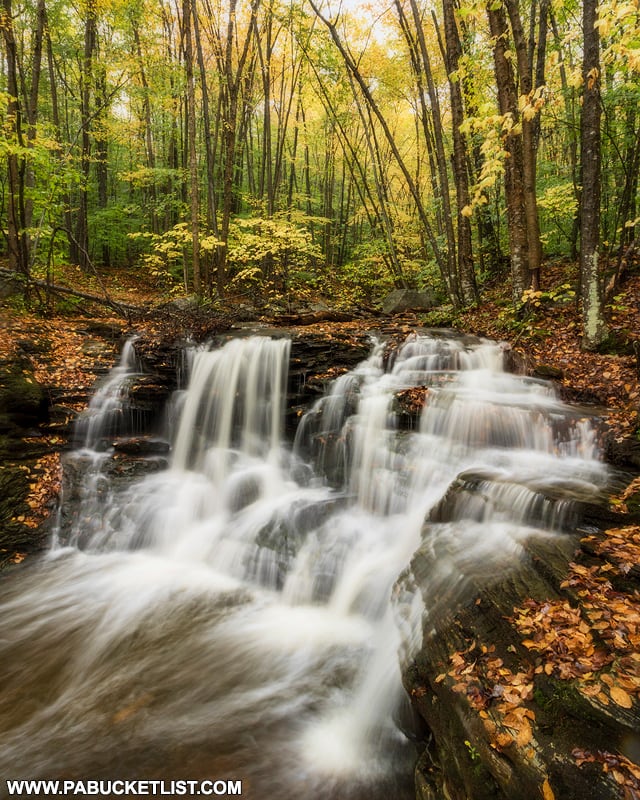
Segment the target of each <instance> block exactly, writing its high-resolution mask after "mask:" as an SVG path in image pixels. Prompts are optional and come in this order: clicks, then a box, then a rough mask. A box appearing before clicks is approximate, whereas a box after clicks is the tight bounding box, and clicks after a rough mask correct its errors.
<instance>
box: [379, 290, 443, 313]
mask: <svg viewBox="0 0 640 800" xmlns="http://www.w3.org/2000/svg"><path fill="white" fill-rule="evenodd" d="M435 305H436V301H435V298H434V296H433V294H432V293H431V292H430V291H428V290H424V289H423V290H422V291H420V292H418V291H416V290H415V289H395V290H394V291H393V292H389V294H388V295H387V296H386V297H385V298H384V300H383V301H382V310H383V311H384V313H385V314H400V313H402V312H403V311H425V310H427V309H429V308H433V307H434V306H435Z"/></svg>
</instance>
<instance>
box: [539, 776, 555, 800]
mask: <svg viewBox="0 0 640 800" xmlns="http://www.w3.org/2000/svg"><path fill="white" fill-rule="evenodd" d="M542 796H543V797H544V800H555V798H556V796H555V794H554V793H553V789H552V788H551V784H550V783H549V778H545V779H544V783H543V784H542Z"/></svg>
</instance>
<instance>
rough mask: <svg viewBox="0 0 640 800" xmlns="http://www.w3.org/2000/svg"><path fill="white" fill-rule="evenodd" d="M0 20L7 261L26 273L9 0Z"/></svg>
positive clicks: (18, 116)
mask: <svg viewBox="0 0 640 800" xmlns="http://www.w3.org/2000/svg"><path fill="white" fill-rule="evenodd" d="M0 13H1V18H0V24H1V26H2V36H3V38H4V43H5V51H6V53H5V55H6V61H7V116H6V119H5V132H6V138H7V141H8V145H9V147H8V154H7V173H8V189H9V192H8V198H7V246H8V250H9V265H10V267H11V269H12V270H14V271H15V272H20V273H22V274H23V275H25V276H27V277H28V275H29V240H28V237H27V231H26V219H25V159H24V156H22V155H20V154H19V153H20V150H22V148H23V147H24V137H23V133H22V112H21V109H20V101H19V94H18V92H19V90H18V71H19V65H18V54H17V48H16V40H15V35H14V28H13V16H12V8H11V0H3V5H2V11H1V12H0Z"/></svg>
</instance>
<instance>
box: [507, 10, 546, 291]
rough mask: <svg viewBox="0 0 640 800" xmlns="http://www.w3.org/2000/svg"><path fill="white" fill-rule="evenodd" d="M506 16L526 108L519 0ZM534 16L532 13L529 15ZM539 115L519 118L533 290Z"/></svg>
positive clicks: (529, 65) (529, 83)
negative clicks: (536, 131)
mask: <svg viewBox="0 0 640 800" xmlns="http://www.w3.org/2000/svg"><path fill="white" fill-rule="evenodd" d="M506 5H507V12H508V14H509V21H510V23H511V31H512V33H513V43H514V46H515V49H516V61H517V64H518V77H519V81H520V97H521V98H522V100H523V102H524V103H527V104H528V105H529V106H531V104H532V103H533V102H534V98H533V52H531V53H529V52H528V49H527V42H526V40H525V36H524V29H523V27H522V20H521V18H520V10H519V5H518V0H506ZM532 13H533V12H532ZM538 113H539V112H536V113H535V116H533V117H531V116H530V115H529V114H524V113H523V114H521V115H520V124H521V126H522V178H523V190H524V211H525V224H526V227H527V245H528V247H527V253H528V265H529V283H530V284H531V286H532V287H533V288H534V289H537V288H538V287H539V285H540V264H541V262H542V244H541V242H540V221H539V219H538V204H537V200H536V135H535V120H536V119H537V117H538Z"/></svg>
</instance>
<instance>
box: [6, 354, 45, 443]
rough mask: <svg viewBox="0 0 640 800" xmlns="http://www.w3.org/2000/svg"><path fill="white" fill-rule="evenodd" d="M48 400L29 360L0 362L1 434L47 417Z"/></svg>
mask: <svg viewBox="0 0 640 800" xmlns="http://www.w3.org/2000/svg"><path fill="white" fill-rule="evenodd" d="M47 410H48V398H47V397H46V395H45V392H44V390H43V388H42V386H40V384H39V383H38V382H37V381H36V379H35V376H34V374H33V371H32V369H31V366H30V364H29V362H28V360H26V359H18V360H17V361H14V362H1V363H0V431H1V430H5V431H8V430H11V429H12V428H15V427H20V426H29V425H33V424H38V423H39V422H43V421H44V420H46V418H47Z"/></svg>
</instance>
